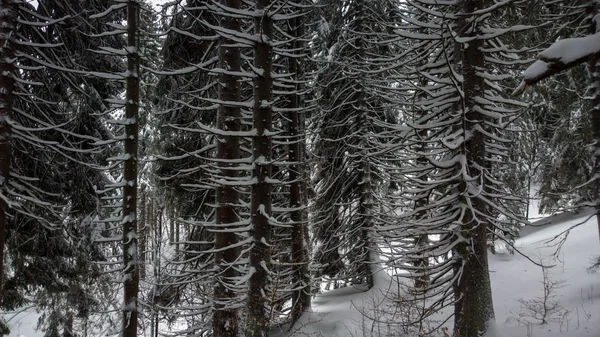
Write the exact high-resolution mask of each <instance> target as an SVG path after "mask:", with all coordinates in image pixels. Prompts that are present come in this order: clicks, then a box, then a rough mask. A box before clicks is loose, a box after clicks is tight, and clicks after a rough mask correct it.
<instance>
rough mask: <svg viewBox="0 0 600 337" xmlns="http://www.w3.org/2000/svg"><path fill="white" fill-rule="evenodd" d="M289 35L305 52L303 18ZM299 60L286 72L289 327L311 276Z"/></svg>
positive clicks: (302, 306) (304, 303) (305, 304)
mask: <svg viewBox="0 0 600 337" xmlns="http://www.w3.org/2000/svg"><path fill="white" fill-rule="evenodd" d="M289 25H290V32H289V33H290V35H291V36H294V37H295V40H294V41H293V42H292V43H291V49H292V50H293V51H294V52H295V53H300V54H301V53H302V51H303V50H304V43H303V42H302V40H301V39H302V38H303V37H304V19H303V18H302V17H296V18H293V19H291V20H290V23H289ZM301 62H302V61H301V58H300V56H299V55H295V56H293V57H290V58H289V60H288V71H289V73H290V74H291V76H292V79H293V80H294V81H295V82H296V88H295V92H294V93H293V94H291V95H290V97H289V102H288V108H289V112H288V120H289V122H288V137H289V142H290V145H289V146H288V161H289V162H290V167H289V170H290V171H289V172H290V173H289V179H290V208H291V209H292V211H291V214H290V219H291V221H292V226H293V227H292V233H291V235H292V237H291V246H292V251H291V255H292V263H293V268H294V272H293V276H292V283H293V286H292V288H293V289H295V290H294V292H293V293H292V313H291V318H292V324H293V323H295V322H296V321H297V320H298V318H299V317H300V316H301V315H302V314H303V313H304V312H305V311H306V310H307V309H308V308H310V296H311V294H310V275H309V272H308V251H307V247H306V245H305V238H304V233H305V231H306V222H305V220H306V215H305V213H306V204H305V203H304V196H303V185H302V184H303V182H304V175H303V171H302V170H303V169H304V168H305V167H304V166H303V163H304V158H303V151H302V147H303V145H304V142H305V138H304V136H303V134H302V133H301V132H302V131H301V129H302V130H303V129H304V128H301V125H300V123H301V120H303V119H301V116H300V115H301V114H302V113H303V111H304V100H303V99H302V97H301V95H302V90H303V85H302V82H303V81H304V78H303V77H304V76H303V71H302V64H301Z"/></svg>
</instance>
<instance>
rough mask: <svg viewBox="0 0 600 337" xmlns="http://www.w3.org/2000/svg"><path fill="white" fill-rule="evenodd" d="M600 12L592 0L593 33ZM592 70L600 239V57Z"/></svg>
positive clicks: (594, 173)
mask: <svg viewBox="0 0 600 337" xmlns="http://www.w3.org/2000/svg"><path fill="white" fill-rule="evenodd" d="M598 13H600V3H599V2H598V1H592V2H591V3H590V6H589V9H588V16H589V17H590V18H592V20H591V34H598V33H600V23H599V22H598V20H596V19H594V18H596V16H597V15H598ZM590 69H591V70H592V71H591V75H592V78H591V83H592V85H591V86H590V88H591V96H592V105H593V106H592V109H591V110H590V114H591V116H590V117H591V120H592V137H593V143H592V151H593V160H594V163H593V167H592V177H594V187H593V190H594V203H595V205H594V206H595V208H596V221H597V222H598V238H599V239H600V59H598V58H596V59H593V58H592V60H591V61H590Z"/></svg>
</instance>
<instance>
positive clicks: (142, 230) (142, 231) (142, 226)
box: [138, 188, 147, 280]
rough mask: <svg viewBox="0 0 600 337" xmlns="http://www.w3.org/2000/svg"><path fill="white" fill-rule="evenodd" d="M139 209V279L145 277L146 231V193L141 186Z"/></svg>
mask: <svg viewBox="0 0 600 337" xmlns="http://www.w3.org/2000/svg"><path fill="white" fill-rule="evenodd" d="M139 210H140V218H139V221H138V224H139V230H138V240H139V243H140V251H139V256H140V261H139V268H140V279H141V280H144V279H145V278H146V232H147V231H146V193H145V192H144V189H143V188H142V197H141V200H140V206H139Z"/></svg>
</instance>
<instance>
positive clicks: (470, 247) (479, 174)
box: [454, 0, 494, 337]
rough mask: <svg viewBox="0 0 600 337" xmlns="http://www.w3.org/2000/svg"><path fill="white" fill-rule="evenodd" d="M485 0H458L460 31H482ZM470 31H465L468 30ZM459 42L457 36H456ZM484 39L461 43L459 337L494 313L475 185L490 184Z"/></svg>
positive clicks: (472, 336) (475, 336) (475, 331)
mask: <svg viewBox="0 0 600 337" xmlns="http://www.w3.org/2000/svg"><path fill="white" fill-rule="evenodd" d="M484 3H485V0H461V1H460V2H459V12H460V13H461V15H460V16H459V19H458V31H459V32H466V33H463V34H465V35H466V36H467V37H468V36H470V37H474V36H476V35H477V34H478V30H477V27H473V21H474V20H475V17H474V15H473V14H471V13H473V12H475V11H477V10H480V9H482V8H484ZM463 37H465V36H463ZM457 43H458V42H457ZM482 48H483V40H481V39H477V38H475V39H473V40H471V41H469V42H468V43H459V45H458V47H457V48H456V50H457V55H456V56H455V57H457V58H458V59H457V61H459V62H460V63H461V65H460V66H459V67H461V68H462V72H461V73H462V75H463V83H462V89H463V92H464V100H463V101H462V102H461V103H462V107H461V108H462V109H464V110H463V111H464V124H465V127H466V130H465V132H466V133H471V134H472V136H471V137H465V139H466V141H465V145H464V155H465V156H466V167H464V168H463V169H464V170H465V172H466V176H467V177H464V178H463V179H464V180H463V182H462V184H461V195H462V197H461V198H462V203H463V205H464V207H465V208H466V211H465V215H464V218H463V221H462V226H461V233H460V234H461V236H462V237H463V238H464V239H466V240H461V241H460V243H459V244H458V245H457V246H456V248H455V252H454V254H456V256H457V262H456V266H455V273H457V274H460V277H459V278H458V280H457V281H456V283H455V284H454V295H455V297H456V303H455V305H454V310H455V312H454V315H455V321H454V335H455V336H460V337H480V336H481V335H482V334H483V333H484V332H485V331H486V329H487V323H488V321H489V320H491V319H493V318H494V307H493V304H492V290H491V285H490V278H489V270H488V259H487V244H486V243H487V230H488V223H487V221H488V220H486V219H485V215H486V214H487V213H488V210H487V205H486V204H485V202H484V201H482V200H481V199H480V197H479V196H477V195H472V194H471V193H473V191H484V190H485V186H484V185H485V178H484V175H485V172H484V169H485V165H486V160H485V152H486V150H485V135H484V134H483V133H482V132H481V130H482V129H483V128H484V118H485V117H484V115H483V114H482V113H481V109H482V107H478V106H477V105H478V103H477V99H478V98H481V97H483V95H484V86H485V83H484V80H483V78H482V77H480V76H479V75H478V72H479V71H481V69H483V68H484V53H483V51H482Z"/></svg>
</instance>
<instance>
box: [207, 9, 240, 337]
mask: <svg viewBox="0 0 600 337" xmlns="http://www.w3.org/2000/svg"><path fill="white" fill-rule="evenodd" d="M221 4H222V5H223V6H226V7H228V8H231V9H232V10H238V9H240V8H241V0H221ZM220 27H222V28H223V29H227V30H230V31H237V32H239V31H241V28H240V20H239V19H238V18H237V17H235V16H223V17H221V21H220ZM219 68H220V69H227V70H229V71H228V72H222V73H221V74H220V75H219V84H220V85H219V101H221V102H222V103H221V104H220V105H219V112H218V118H217V128H218V129H219V130H222V131H223V133H224V135H220V136H218V137H216V139H217V158H218V166H219V168H220V174H221V177H222V178H223V179H226V180H227V181H229V182H233V181H235V180H236V179H237V177H238V176H239V172H238V169H237V166H238V164H237V163H236V161H237V160H238V159H239V157H240V144H239V138H238V136H237V135H235V133H236V132H239V131H240V128H241V125H240V124H241V123H240V119H241V111H240V107H239V105H236V104H235V103H238V102H240V100H241V90H240V81H239V80H238V78H237V77H236V75H235V74H233V73H234V72H239V71H240V69H241V55H240V47H239V45H236V43H235V42H234V41H232V40H230V39H227V38H226V37H224V36H221V37H220V38H219ZM227 102H231V103H233V104H227ZM216 204H217V210H216V226H217V228H218V229H219V230H222V231H218V232H216V233H215V250H216V252H215V265H216V269H217V275H216V277H215V278H216V284H215V288H214V313H213V322H212V324H213V336H215V337H238V330H239V329H238V314H237V310H236V309H234V308H233V307H232V305H231V301H232V300H233V299H235V297H236V294H235V292H234V291H233V290H232V289H231V287H230V286H228V285H227V283H228V282H230V280H231V279H233V278H235V277H236V276H238V273H237V271H236V268H233V267H232V264H233V263H235V261H236V260H237V259H238V257H239V255H240V250H239V248H237V247H235V246H236V244H237V243H238V238H237V234H236V233H235V232H232V231H225V229H229V230H232V229H233V228H234V227H233V226H235V225H234V224H236V223H237V222H238V221H239V219H238V215H237V212H236V206H237V205H238V204H239V195H238V191H237V190H236V188H235V186H233V185H230V184H223V185H220V186H218V187H217V189H216Z"/></svg>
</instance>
